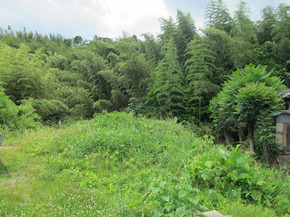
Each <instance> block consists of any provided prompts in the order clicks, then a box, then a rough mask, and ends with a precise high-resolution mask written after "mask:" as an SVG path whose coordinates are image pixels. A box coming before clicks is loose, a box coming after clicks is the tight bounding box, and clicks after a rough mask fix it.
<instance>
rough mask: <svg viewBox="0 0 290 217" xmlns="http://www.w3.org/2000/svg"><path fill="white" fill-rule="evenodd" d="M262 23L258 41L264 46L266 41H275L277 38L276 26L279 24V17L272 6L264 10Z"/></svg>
mask: <svg viewBox="0 0 290 217" xmlns="http://www.w3.org/2000/svg"><path fill="white" fill-rule="evenodd" d="M261 16H262V19H263V20H262V21H260V22H259V23H258V30H257V34H258V40H259V43H260V44H264V43H265V42H266V41H273V38H274V37H275V31H274V30H275V26H276V22H277V16H276V13H275V10H274V8H273V7H272V6H268V7H266V8H264V9H263V10H262V15H261Z"/></svg>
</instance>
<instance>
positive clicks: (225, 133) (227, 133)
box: [224, 128, 232, 148]
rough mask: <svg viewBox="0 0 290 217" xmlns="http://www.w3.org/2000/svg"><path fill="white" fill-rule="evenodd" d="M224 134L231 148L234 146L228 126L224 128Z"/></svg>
mask: <svg viewBox="0 0 290 217" xmlns="http://www.w3.org/2000/svg"><path fill="white" fill-rule="evenodd" d="M224 136H225V139H226V142H227V144H228V147H229V148H231V147H232V144H231V138H230V134H229V132H228V130H227V128H224Z"/></svg>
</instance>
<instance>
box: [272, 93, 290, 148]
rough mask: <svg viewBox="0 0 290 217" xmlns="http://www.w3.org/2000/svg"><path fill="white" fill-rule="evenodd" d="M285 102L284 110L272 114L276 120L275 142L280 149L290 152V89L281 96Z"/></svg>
mask: <svg viewBox="0 0 290 217" xmlns="http://www.w3.org/2000/svg"><path fill="white" fill-rule="evenodd" d="M282 98H283V99H284V100H285V110H281V111H277V112H275V113H274V114H273V117H275V120H276V140H277V143H279V144H281V146H280V148H281V149H283V150H285V151H286V152H290V89H289V90H287V91H285V92H284V93H283V95H282Z"/></svg>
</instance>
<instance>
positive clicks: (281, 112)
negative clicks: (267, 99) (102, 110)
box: [271, 110, 290, 117]
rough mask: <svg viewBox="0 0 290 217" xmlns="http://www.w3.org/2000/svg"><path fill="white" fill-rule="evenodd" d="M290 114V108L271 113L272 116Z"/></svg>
mask: <svg viewBox="0 0 290 217" xmlns="http://www.w3.org/2000/svg"><path fill="white" fill-rule="evenodd" d="M282 114H284V115H290V110H281V111H276V112H274V113H273V114H271V116H272V117H277V116H279V115H282Z"/></svg>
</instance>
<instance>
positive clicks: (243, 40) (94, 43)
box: [0, 0, 290, 129]
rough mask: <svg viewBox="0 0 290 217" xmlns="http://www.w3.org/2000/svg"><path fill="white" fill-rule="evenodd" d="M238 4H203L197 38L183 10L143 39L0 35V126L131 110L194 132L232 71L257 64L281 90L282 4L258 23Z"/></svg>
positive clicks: (284, 65)
mask: <svg viewBox="0 0 290 217" xmlns="http://www.w3.org/2000/svg"><path fill="white" fill-rule="evenodd" d="M249 14H250V9H249V8H248V7H247V5H246V3H245V2H241V3H240V4H239V6H238V7H237V9H236V11H235V12H234V13H233V14H230V13H229V11H228V9H227V7H226V5H225V4H224V2H223V1H221V0H212V1H211V2H210V3H209V5H208V7H207V10H206V13H205V17H206V18H207V23H206V26H205V28H204V29H202V30H200V31H198V30H197V29H196V27H195V22H194V20H193V19H192V17H191V15H190V13H187V14H186V13H183V12H182V11H179V10H178V11H177V15H176V18H175V19H174V18H172V17H170V18H162V19H161V20H160V21H161V29H162V33H161V34H160V35H158V36H157V37H155V36H153V35H152V34H150V33H144V34H143V38H142V40H141V39H138V38H137V37H136V36H135V35H133V36H130V35H126V34H124V35H123V36H122V37H120V38H118V39H110V38H100V37H98V36H95V37H94V39H92V40H83V39H82V38H81V37H80V36H76V37H74V38H72V39H66V38H63V37H62V36H61V35H58V34H50V35H40V34H38V33H37V32H27V31H26V29H25V28H24V29H23V30H22V31H14V30H13V29H12V28H11V27H8V29H5V28H1V29H0V88H1V89H0V94H1V99H0V100H1V106H2V108H1V110H0V116H1V120H0V126H1V127H2V128H3V127H9V128H11V129H13V128H14V129H17V128H21V127H34V125H35V124H36V122H35V121H37V122H39V121H40V122H43V123H59V122H60V121H62V122H64V121H70V120H79V119H90V118H92V117H93V116H94V114H95V113H98V112H102V111H103V110H106V111H108V112H111V111H134V112H135V113H136V114H143V115H145V116H148V117H157V118H162V119H163V118H167V117H169V118H173V117H176V118H177V119H178V120H179V121H180V122H181V121H186V122H189V123H194V124H196V125H200V124H201V123H204V122H211V121H212V119H211V118H210V114H211V113H210V111H209V103H210V100H211V99H212V98H213V97H215V96H217V94H218V93H219V92H220V91H221V90H222V86H223V83H224V82H225V81H227V80H228V77H229V76H230V75H231V74H232V72H233V71H236V70H237V69H242V68H244V67H245V66H247V65H251V66H253V65H255V66H261V67H264V68H263V69H264V70H265V73H269V72H271V76H277V77H279V78H280V79H281V80H282V81H283V83H284V85H285V86H286V87H285V86H284V87H285V89H286V88H287V87H288V88H289V87H290V17H289V5H286V4H281V5H280V6H279V7H278V8H272V7H271V6H268V7H266V8H264V9H263V10H262V12H261V20H259V21H257V22H253V21H252V20H251V19H250V18H249Z"/></svg>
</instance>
